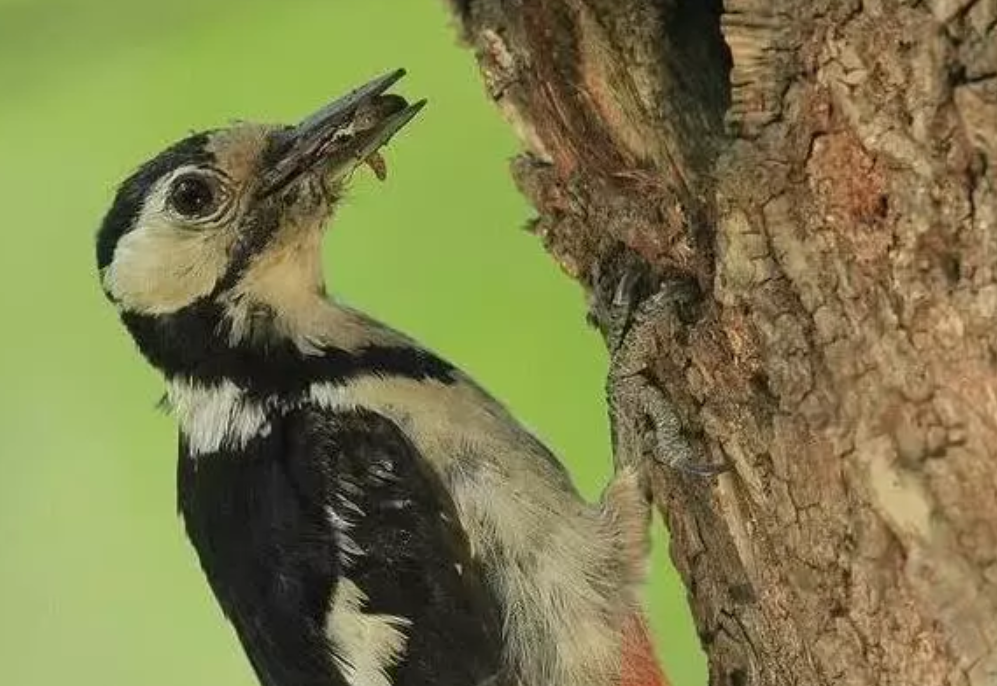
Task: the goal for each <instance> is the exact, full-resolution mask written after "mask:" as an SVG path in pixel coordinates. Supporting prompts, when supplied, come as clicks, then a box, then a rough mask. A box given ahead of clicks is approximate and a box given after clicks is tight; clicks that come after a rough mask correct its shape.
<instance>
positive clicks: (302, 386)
mask: <svg viewBox="0 0 997 686" xmlns="http://www.w3.org/2000/svg"><path fill="white" fill-rule="evenodd" d="M403 74H404V71H403V70H397V71H394V72H392V73H389V74H386V75H384V76H382V77H380V78H377V79H374V80H373V81H371V82H369V83H367V84H366V85H363V86H361V87H359V88H357V89H355V90H353V91H352V92H350V93H348V94H347V95H345V96H343V97H341V98H339V99H337V100H335V101H334V102H332V103H331V104H328V105H326V106H325V107H323V108H322V109H320V110H318V111H317V112H316V113H314V114H312V115H311V116H309V117H307V118H305V119H304V120H303V121H301V122H300V123H298V124H296V125H293V126H283V125H269V124H255V123H238V124H235V125H232V126H230V127H228V128H221V129H215V130H208V131H204V132H201V133H196V134H193V135H191V136H189V137H187V138H185V139H183V140H180V141H179V142H177V143H175V144H173V145H171V146H170V147H168V148H167V149H165V150H164V151H162V152H161V153H159V154H158V155H156V156H155V157H154V158H152V159H151V160H149V161H147V162H146V163H145V164H143V165H142V166H141V167H140V168H139V169H138V170H137V171H136V172H135V173H134V174H132V175H131V176H130V177H129V178H127V179H126V180H125V181H124V182H123V183H122V184H121V186H120V187H119V189H118V191H117V194H116V196H115V198H114V201H113V204H112V206H111V208H110V210H109V211H108V212H107V214H106V215H105V218H104V220H103V223H102V225H101V227H100V229H99V231H98V235H97V241H96V243H97V245H96V257H97V266H98V270H99V275H100V281H101V285H102V288H103V290H104V292H105V294H106V295H107V297H108V299H109V300H110V301H111V303H112V304H113V305H114V306H115V307H116V309H117V311H118V313H119V315H120V319H121V321H122V322H123V324H124V326H125V327H126V328H127V330H128V331H129V333H130V334H131V336H132V337H133V339H134V341H135V343H136V344H137V347H138V348H139V350H140V351H141V353H142V354H143V356H144V357H145V358H146V359H147V361H148V362H149V363H151V364H152V365H153V366H154V367H155V368H156V369H157V370H159V371H160V372H161V373H162V375H163V376H164V378H165V384H166V395H165V406H166V407H167V409H168V410H169V412H170V413H172V415H173V416H174V417H175V418H176V421H177V423H178V425H179V466H178V471H177V492H178V509H179V511H180V514H181V517H182V519H183V521H184V524H185V528H186V531H187V534H188V537H189V538H190V540H191V542H192V544H193V546H194V548H195V550H196V552H197V555H198V557H199V561H200V564H201V567H202V569H203V571H204V573H205V575H206V577H207V580H208V582H209V584H210V586H211V588H212V590H213V592H214V594H215V596H216V598H217V600H218V602H219V604H220V606H221V608H222V609H223V611H224V613H225V615H226V616H227V618H228V619H229V621H230V622H231V623H232V625H233V626H234V629H235V631H236V633H237V635H238V638H239V640H240V642H241V644H242V646H243V649H244V651H245V653H246V654H247V657H248V659H249V660H250V662H251V664H252V666H253V668H254V670H255V672H256V675H257V677H258V679H259V681H260V682H261V683H262V684H264V686H333V685H335V686H340V685H345V686H416V685H426V686H429V685H430V684H433V685H435V686H449V685H451V684H452V685H454V686H457V685H458V684H460V685H461V686H475V685H478V684H482V685H486V684H490V685H492V686H504V685H509V686H660V685H661V684H663V683H664V682H663V677H662V675H661V672H660V670H659V669H658V667H657V663H656V661H655V658H654V655H653V652H652V649H651V644H650V642H649V640H648V637H647V633H646V630H645V626H644V620H643V617H642V612H641V608H640V603H639V600H638V587H639V584H640V582H641V581H642V576H643V573H644V566H645V564H646V557H647V546H648V543H647V528H648V520H649V512H650V510H649V505H648V502H647V498H646V494H645V490H646V489H645V487H644V485H643V484H644V481H643V479H642V477H641V474H640V470H639V469H638V468H637V467H634V466H627V465H620V466H618V468H617V470H616V474H615V476H614V477H613V479H612V481H611V482H610V484H609V485H608V486H607V487H606V489H605V491H604V493H603V496H602V498H601V500H600V502H598V503H590V502H587V501H586V500H584V499H583V498H582V497H581V496H580V495H579V493H578V492H577V490H576V489H575V487H574V486H573V484H572V482H571V480H570V478H569V475H568V473H567V472H566V470H565V469H564V467H563V466H562V465H561V463H560V462H559V461H558V460H557V458H556V457H555V456H554V455H553V453H552V452H551V451H550V450H548V449H547V448H546V447H545V446H544V445H543V444H542V443H541V442H540V441H539V440H538V439H537V438H535V437H534V436H533V435H532V434H531V433H530V432H529V431H527V430H526V429H525V428H523V426H521V425H520V424H519V423H518V422H517V421H516V419H515V418H514V417H513V416H512V415H511V414H510V413H509V412H508V411H507V410H506V409H505V408H504V407H503V406H502V405H501V404H500V403H499V402H497V401H496V400H495V399H493V398H492V397H491V396H490V395H489V394H488V393H487V392H486V391H485V390H484V389H483V388H482V387H481V386H480V385H478V384H477V383H475V382H474V381H473V380H472V379H471V378H469V377H468V376H467V375H466V374H464V373H463V372H462V371H461V370H460V369H459V368H457V367H455V366H454V365H453V364H451V363H449V362H447V361H446V360H444V359H442V358H440V357H439V356H437V355H436V354H434V353H433V352H431V351H429V350H427V349H426V348H424V347H423V346H421V345H419V344H418V343H417V342H415V341H414V340H412V339H411V338H409V337H407V336H405V335H403V334H401V333H399V332H397V331H395V330H393V329H391V328H390V327H388V326H386V325H384V324H382V323H380V322H378V321H375V320H374V319H372V318H371V317H369V316H367V315H365V314H364V313H362V312H359V311H357V310H355V309H352V308H350V307H348V306H346V305H344V304H342V303H341V302H338V301H337V300H335V299H333V298H332V297H330V296H329V295H327V293H326V287H325V280H324V276H323V271H322V266H321V242H322V236H323V232H324V227H325V226H326V225H327V224H328V222H329V221H330V219H331V217H332V216H333V212H334V209H335V207H336V204H337V202H338V201H339V200H340V199H341V198H342V197H343V194H344V192H345V190H346V185H347V182H348V180H349V178H350V177H351V175H352V174H353V173H354V171H355V170H356V169H357V168H358V167H360V166H362V165H364V164H366V165H367V166H370V167H371V168H372V169H373V170H374V172H375V173H376V174H377V175H378V176H379V177H383V176H384V173H385V165H384V161H383V158H382V157H381V154H380V150H381V149H382V148H383V147H384V146H385V145H386V144H387V143H388V141H389V139H391V138H392V137H393V136H394V134H395V133H397V132H398V131H399V130H400V129H401V128H402V127H404V126H405V125H406V124H407V123H408V122H410V121H411V120H412V118H413V117H414V116H415V115H416V114H417V113H418V112H419V111H420V109H421V108H422V107H423V105H424V104H425V101H418V102H414V103H409V101H407V100H406V99H405V98H403V97H401V96H400V95H397V94H394V93H391V92H390V90H391V89H392V87H393V86H394V85H395V83H396V82H397V81H398V80H399V79H400V78H401V77H402V75H403Z"/></svg>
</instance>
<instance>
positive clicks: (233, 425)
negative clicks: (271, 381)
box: [166, 379, 270, 456]
mask: <svg viewBox="0 0 997 686" xmlns="http://www.w3.org/2000/svg"><path fill="white" fill-rule="evenodd" d="M166 389H167V390H166V397H167V398H168V400H169V404H170V408H171V409H172V411H173V414H174V415H175V416H176V418H177V422H178V423H179V424H180V430H181V431H182V432H183V435H184V438H186V439H187V445H188V447H189V449H190V452H191V454H192V455H195V456H197V455H204V454H207V453H213V452H217V451H218V450H220V449H222V448H242V447H245V445H246V444H247V443H249V441H250V440H252V439H253V438H255V437H256V436H266V435H267V434H268V433H270V423H269V422H268V421H267V415H266V411H265V408H264V405H263V404H261V403H259V402H256V401H254V400H250V399H249V398H247V397H246V394H245V393H244V392H243V390H242V389H241V388H239V387H238V386H236V385H235V384H234V383H232V382H231V381H228V380H225V381H221V382H218V383H213V384H205V383H200V382H197V381H189V380H186V379H172V380H170V381H169V382H168V383H167V387H166Z"/></svg>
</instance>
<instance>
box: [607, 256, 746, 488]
mask: <svg viewBox="0 0 997 686" xmlns="http://www.w3.org/2000/svg"><path fill="white" fill-rule="evenodd" d="M616 274H617V277H616V281H615V283H613V282H611V281H609V280H608V279H606V278H605V277H606V276H608V274H607V273H606V272H603V273H598V272H597V273H596V274H595V275H594V278H593V285H594V289H595V290H596V293H595V304H594V306H593V309H592V313H591V316H592V317H593V318H594V319H596V321H597V323H598V325H599V326H600V328H601V329H602V331H603V334H604V336H605V338H606V342H607V345H608V347H609V349H610V352H611V354H612V361H611V363H610V374H609V378H608V383H607V385H608V388H607V390H608V395H609V401H610V406H611V410H612V412H611V414H612V415H613V421H614V425H613V439H614V449H615V453H616V456H617V458H616V459H617V463H618V464H619V463H620V462H635V461H638V460H643V456H644V455H645V454H647V453H648V452H649V453H650V455H651V456H653V460H654V462H655V463H656V464H661V465H665V466H667V467H669V468H671V469H675V470H677V471H679V472H683V473H686V474H693V475H697V476H704V477H712V476H716V475H717V474H720V473H722V472H725V471H727V469H728V468H729V467H728V465H726V464H720V465H717V464H707V463H705V462H704V460H703V459H702V457H701V456H700V455H698V454H697V451H696V450H695V449H694V448H693V444H692V442H691V441H690V440H689V438H688V436H687V435H686V433H685V431H684V429H683V426H682V421H681V419H680V418H679V416H678V414H677V413H676V411H675V409H674V407H673V405H672V403H671V402H670V401H669V399H668V397H667V396H666V395H665V392H664V391H663V390H662V389H660V388H658V387H657V386H655V385H654V384H652V383H651V381H650V380H649V379H648V377H647V376H646V373H645V372H646V365H647V361H648V359H649V357H650V355H651V354H653V351H654V345H655V344H656V331H655V324H657V323H661V322H665V321H668V320H671V321H673V322H674V321H675V320H676V319H677V320H678V323H679V324H689V323H691V322H692V321H694V320H695V318H696V316H697V312H696V307H697V305H698V304H699V302H700V300H701V293H700V290H699V288H698V286H697V284H696V282H695V281H693V280H692V279H691V278H688V277H678V278H671V279H667V280H665V281H664V282H663V283H661V284H660V287H659V288H658V290H657V292H655V293H653V294H649V291H650V288H649V287H648V284H649V280H648V275H647V271H646V269H632V268H624V269H623V271H622V273H620V271H619V265H617V270H616ZM622 423H626V426H622V425H621V424H622ZM648 424H649V425H650V427H649V428H650V430H651V431H650V433H651V436H650V437H648V436H647V431H646V427H647V425H648ZM648 438H650V439H651V440H650V441H649V440H648Z"/></svg>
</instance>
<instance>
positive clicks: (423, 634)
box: [285, 407, 501, 686]
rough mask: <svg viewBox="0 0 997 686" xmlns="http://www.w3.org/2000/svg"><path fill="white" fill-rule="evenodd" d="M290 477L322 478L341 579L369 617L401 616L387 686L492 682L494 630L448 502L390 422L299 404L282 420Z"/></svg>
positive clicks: (497, 652) (496, 657) (497, 657)
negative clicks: (360, 597) (355, 590)
mask: <svg viewBox="0 0 997 686" xmlns="http://www.w3.org/2000/svg"><path fill="white" fill-rule="evenodd" d="M285 429H286V433H285V440H286V441H288V442H289V443H290V445H289V448H290V450H289V451H288V453H287V454H288V456H289V457H290V459H291V460H292V464H291V465H290V466H291V473H292V479H293V478H294V476H293V475H294V474H300V475H301V476H302V477H303V478H308V477H309V476H313V475H314V474H315V473H316V465H319V467H318V469H319V470H320V471H321V472H322V473H323V474H324V475H325V478H324V479H323V481H324V484H323V491H322V492H321V493H316V492H314V488H315V484H314V480H312V483H311V484H308V483H304V482H303V481H302V482H301V488H302V489H303V492H305V493H306V494H307V493H308V492H309V490H311V491H312V492H311V494H310V497H312V498H320V499H321V501H322V502H323V503H324V505H325V507H327V508H328V509H329V510H330V516H331V517H332V519H333V521H334V523H335V524H336V526H337V528H339V529H340V535H339V543H340V553H341V554H340V565H341V570H342V577H341V580H340V582H342V579H343V578H345V579H349V580H350V581H351V582H353V583H354V584H356V585H357V586H358V587H359V588H360V590H362V591H363V593H364V594H365V595H366V597H367V599H368V602H367V604H366V606H365V607H364V608H363V611H364V612H365V613H367V614H384V615H394V616H397V617H401V618H404V620H405V621H406V622H408V623H410V624H408V625H407V626H406V627H405V628H404V633H405V634H406V637H407V638H406V642H405V646H404V650H403V652H402V653H401V655H400V657H399V659H398V662H397V664H396V665H394V666H393V667H391V668H389V669H388V670H387V674H388V676H389V677H390V678H391V682H392V684H394V685H395V686H430V685H432V686H450V685H451V684H452V685H453V686H477V685H479V684H485V683H494V682H496V681H498V680H499V679H498V677H497V675H498V674H499V672H500V662H501V629H500V623H499V615H498V611H497V606H496V604H495V602H494V600H493V598H492V597H491V596H490V595H489V593H488V592H487V590H486V587H485V584H484V583H483V581H482V578H481V574H480V570H479V568H478V565H477V563H476V562H475V561H474V559H472V556H471V553H470V549H469V545H468V542H467V538H466V536H465V534H464V531H463V529H462V528H461V526H460V523H459V521H458V519H457V514H456V511H455V508H454V504H453V501H452V500H451V498H450V495H449V493H448V492H447V490H446V489H445V487H444V485H443V483H442V482H441V481H440V479H439V478H438V476H437V475H436V474H435V472H434V471H433V470H432V466H431V465H430V464H428V462H427V461H426V460H425V459H424V458H423V457H422V456H421V455H420V454H419V452H418V450H417V449H416V448H415V446H414V445H413V444H412V443H411V442H410V441H409V440H408V438H407V437H406V436H405V435H404V433H403V432H402V431H401V430H400V429H399V428H398V427H397V426H396V425H395V424H394V423H393V422H392V421H390V420H389V419H387V418H385V417H383V416H381V415H379V414H376V413H374V412H370V411H365V410H354V411H349V412H332V411H329V410H324V409H318V408H312V407H306V408H303V409H301V410H298V411H296V412H294V413H292V415H291V416H288V417H287V418H286V425H285Z"/></svg>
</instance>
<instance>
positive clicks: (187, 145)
mask: <svg viewBox="0 0 997 686" xmlns="http://www.w3.org/2000/svg"><path fill="white" fill-rule="evenodd" d="M209 134H210V131H206V132H202V133H197V134H194V135H193V136H190V137H188V138H185V139H183V140H182V141H180V142H178V143H176V144H174V145H172V146H170V147H169V148H167V149H166V150H164V151H163V152H161V153H160V154H158V155H156V157H154V158H153V159H151V160H149V161H148V162H146V163H145V164H144V165H142V166H141V167H139V169H138V170H137V171H136V172H135V173H134V174H132V175H131V176H129V177H128V178H127V179H125V181H124V182H123V183H122V184H121V186H119V187H118V192H117V194H116V195H115V197H114V203H113V204H112V205H111V209H110V210H108V212H107V214H106V215H104V220H103V222H102V223H101V226H100V229H99V230H98V232H97V268H98V269H103V268H104V267H106V266H107V265H109V264H110V263H111V260H112V258H113V257H114V249H115V247H117V245H118V241H119V240H120V239H121V237H122V236H124V235H125V234H126V233H128V232H129V231H131V230H132V229H133V228H135V220H136V219H137V218H138V215H139V213H140V212H141V211H142V203H143V202H145V198H146V195H147V194H148V193H149V190H150V189H151V188H152V187H153V186H154V185H155V184H156V182H157V181H159V180H160V179H161V178H163V177H164V176H166V175H167V174H169V173H170V172H171V171H173V170H175V169H179V168H180V167H185V166H190V165H195V166H199V165H205V164H210V163H212V162H213V161H214V156H213V155H212V154H211V153H210V152H208V151H207V150H206V149H205V146H207V144H208V136H209Z"/></svg>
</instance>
